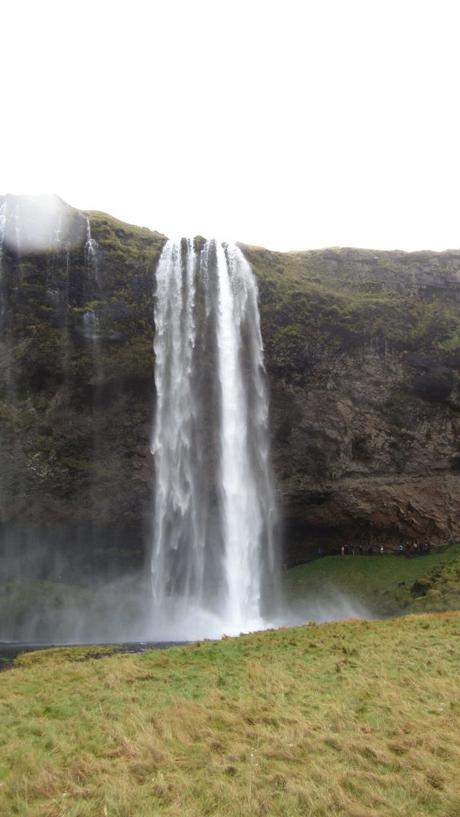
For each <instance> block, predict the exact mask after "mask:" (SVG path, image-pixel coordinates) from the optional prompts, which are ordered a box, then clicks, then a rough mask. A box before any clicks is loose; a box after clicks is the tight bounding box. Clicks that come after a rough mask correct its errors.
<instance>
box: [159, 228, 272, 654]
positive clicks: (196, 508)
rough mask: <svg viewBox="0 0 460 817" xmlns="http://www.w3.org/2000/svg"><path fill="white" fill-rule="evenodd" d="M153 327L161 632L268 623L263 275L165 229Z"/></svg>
mask: <svg viewBox="0 0 460 817" xmlns="http://www.w3.org/2000/svg"><path fill="white" fill-rule="evenodd" d="M155 330H156V331H155V341H154V351H155V386H156V412H155V419H154V429H153V436H152V453H153V455H154V464H155V496H154V528H153V546H152V563H151V564H152V594H153V626H154V631H155V637H161V638H194V637H206V636H208V637H215V636H219V635H222V634H223V633H227V634H237V633H239V632H244V631H249V630H255V629H261V628H263V627H265V626H269V621H268V619H267V615H269V613H268V612H267V611H268V610H269V603H268V602H269V597H271V598H270V600H271V601H273V596H274V593H275V588H276V584H277V581H276V574H277V569H276V565H277V560H276V553H275V534H274V531H275V527H276V522H277V514H276V504H275V498H274V492H273V486H272V479H271V469H270V461H269V436H268V407H267V394H266V389H265V381H264V367H263V346H262V338H261V333H260V323H259V311H258V303H257V283H256V280H255V277H254V275H253V273H252V270H251V268H250V266H249V264H248V263H247V261H246V260H245V258H244V256H243V254H242V252H241V251H240V249H239V248H238V247H236V246H224V245H221V244H219V243H217V242H215V241H211V242H206V243H205V244H204V245H203V246H202V248H201V251H200V252H197V251H196V250H195V248H194V244H193V241H191V240H185V239H182V241H168V242H167V243H166V245H165V247H164V249H163V253H162V256H161V258H160V261H159V264H158V269H157V277H156V292H155Z"/></svg>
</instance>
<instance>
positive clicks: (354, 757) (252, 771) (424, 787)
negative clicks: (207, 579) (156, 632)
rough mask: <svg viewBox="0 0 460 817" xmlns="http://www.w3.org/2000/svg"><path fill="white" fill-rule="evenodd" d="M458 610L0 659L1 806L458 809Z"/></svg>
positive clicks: (63, 810)
mask: <svg viewBox="0 0 460 817" xmlns="http://www.w3.org/2000/svg"><path fill="white" fill-rule="evenodd" d="M459 639H460V615H458V614H445V615H438V616H422V617H415V618H412V617H408V618H402V619H396V620H386V621H375V622H351V623H337V624H327V625H321V626H318V625H309V626H306V627H302V628H297V629H288V630H279V631H274V632H268V633H262V634H258V635H254V636H245V637H241V638H239V639H226V640H223V641H221V642H218V643H211V642H203V643H202V644H200V645H196V646H192V647H186V648H180V649H174V650H171V651H168V652H149V653H146V654H144V655H135V656H133V655H126V656H110V655H109V656H108V657H105V658H102V659H99V660H95V659H91V658H88V654H87V651H86V652H85V651H82V650H78V649H76V650H69V651H61V652H56V651H49V652H47V653H36V654H30V655H28V656H25V657H23V659H21V660H20V661H19V664H18V665H17V667H16V668H14V669H12V670H9V671H6V672H4V673H2V674H1V675H0V723H1V730H0V813H1V814H2V815H3V814H4V815H27V817H93V815H94V817H96V815H97V817H152V815H163V814H164V815H174V816H175V817H176V815H177V817H179V815H181V816H182V815H184V817H192V816H193V817H198V816H199V817H202V816H203V815H211V814H212V815H228V817H232V816H233V815H235V817H237V816H238V817H254V815H269V816H270V817H278V815H280V816H281V815H283V817H297V815H307V814H308V815H311V817H331V815H349V816H350V817H368V816H369V815H371V814H372V815H376V816H377V817H378V816H379V815H380V816H381V817H384V816H385V817H395V815H401V817H412V816H413V817H416V816H417V817H420V815H439V817H441V816H442V817H447V816H448V815H449V817H454V815H458V814H459V813H460V779H459V776H458V768H459V764H460V748H459V745H458V730H459V727H460V723H459V721H460V704H459V700H460V652H459V644H460V641H459Z"/></svg>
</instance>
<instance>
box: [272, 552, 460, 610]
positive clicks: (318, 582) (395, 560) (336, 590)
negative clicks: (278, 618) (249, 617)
mask: <svg viewBox="0 0 460 817" xmlns="http://www.w3.org/2000/svg"><path fill="white" fill-rule="evenodd" d="M285 588H286V592H287V595H288V598H290V599H293V600H296V601H297V600H300V599H312V598H315V597H316V596H318V597H321V596H324V595H325V594H326V595H327V597H328V598H330V599H333V598H334V596H336V595H338V594H341V595H344V596H346V597H347V598H349V599H352V600H353V601H354V602H358V603H361V604H363V605H364V606H365V607H367V609H369V611H370V612H371V613H374V614H397V613H399V612H406V613H407V612H422V611H423V612H428V611H435V612H441V611H443V610H458V609H460V545H452V546H451V547H449V548H447V549H446V550H444V551H442V552H439V551H435V552H433V553H430V554H427V555H422V556H415V557H410V558H407V557H405V556H402V555H392V554H384V555H383V556H380V555H375V556H344V557H342V556H327V557H325V558H323V559H317V560H315V561H313V562H309V563H308V564H306V565H301V566H300V567H295V568H292V569H291V570H289V571H288V572H287V574H286V577H285Z"/></svg>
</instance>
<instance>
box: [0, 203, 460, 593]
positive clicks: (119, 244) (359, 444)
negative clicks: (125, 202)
mask: <svg viewBox="0 0 460 817" xmlns="http://www.w3.org/2000/svg"><path fill="white" fill-rule="evenodd" d="M13 203H14V202H13ZM0 204H1V201H0ZM11 204H12V201H11V200H9V206H10V207H11ZM64 209H65V214H66V220H67V222H68V225H70V226H69V227H68V235H70V236H71V238H72V240H70V239H68V240H60V239H59V240H57V241H56V240H53V241H52V242H51V243H50V246H49V247H47V248H45V249H44V250H43V248H42V249H41V251H40V252H38V251H36V250H31V249H30V248H26V249H24V248H23V247H21V244H20V242H19V243H18V242H16V244H15V242H14V241H10V242H9V243H7V244H5V243H4V245H3V252H2V258H1V292H0V295H1V326H0V330H1V340H0V424H1V425H0V440H1V458H2V468H1V476H0V519H1V552H2V559H1V560H0V571H1V575H2V576H6V575H13V574H16V573H17V572H21V573H22V574H24V573H27V572H33V573H34V575H36V574H38V575H41V576H42V577H44V576H46V577H51V578H54V577H58V576H63V575H68V574H74V572H75V571H76V570H78V571H80V572H81V574H83V575H86V576H88V575H90V574H92V573H93V572H96V573H98V574H100V573H103V574H104V575H106V576H107V575H109V576H110V575H112V574H117V573H119V572H125V571H127V570H129V569H131V568H136V567H138V566H139V565H140V564H142V561H143V559H144V555H145V545H146V542H148V541H149V527H150V524H151V500H152V480H153V478H154V476H153V462H152V457H151V454H150V431H151V419H152V412H153V407H154V383H153V364H154V361H153V351H152V341H153V294H152V293H153V286H154V273H155V267H156V263H157V260H158V258H159V254H160V252H161V248H162V246H163V243H164V240H165V239H164V237H163V236H161V235H159V234H157V233H152V232H150V231H148V230H146V229H140V228H137V227H132V226H129V225H126V224H122V223H121V222H117V221H116V220H115V219H113V218H111V217H109V216H106V215H104V214H101V213H89V214H82V213H79V212H78V211H75V210H72V209H71V208H67V207H66V206H64ZM88 224H89V226H90V233H89V232H88ZM89 237H90V240H89ZM94 241H95V242H97V248H95V245H94V243H92V242H94ZM243 250H244V252H245V254H246V256H247V258H248V260H249V261H250V262H251V264H252V266H253V269H254V271H255V273H256V275H257V278H258V282H259V290H260V309H261V319H262V331H263V336H264V342H265V347H266V364H267V371H268V376H269V385H270V391H271V414H272V430H273V459H274V464H275V472H276V476H277V482H278V489H279V494H280V498H281V505H282V510H283V517H284V526H285V556H286V561H288V562H290V563H293V562H298V561H302V560H303V559H305V558H308V556H309V555H311V554H313V553H315V552H316V551H317V549H318V548H319V547H324V548H329V547H337V546H338V545H339V544H341V543H347V542H350V543H351V542H354V543H356V544H363V545H366V546H367V544H368V543H369V542H372V543H373V544H377V543H378V544H380V543H383V544H385V545H389V546H393V545H394V546H395V545H397V544H398V543H399V541H400V540H401V538H403V539H419V540H421V539H429V540H430V542H432V543H433V544H442V543H445V542H447V541H449V540H451V539H452V538H455V537H458V536H459V535H460V442H459V440H460V436H459V435H460V380H459V373H458V371H459V362H460V253H459V252H446V253H439V254H436V253H411V254H404V253H396V252H395V253H392V252H390V253H383V252H381V253H377V252H371V251H359V250H324V251H318V252H309V253H291V254H281V253H271V252H268V251H266V250H263V249H259V248H254V247H243Z"/></svg>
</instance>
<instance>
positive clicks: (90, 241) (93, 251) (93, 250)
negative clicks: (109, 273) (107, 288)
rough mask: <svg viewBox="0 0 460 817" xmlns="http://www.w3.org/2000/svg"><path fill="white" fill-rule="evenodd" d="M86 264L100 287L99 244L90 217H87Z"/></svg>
mask: <svg viewBox="0 0 460 817" xmlns="http://www.w3.org/2000/svg"><path fill="white" fill-rule="evenodd" d="M85 263H86V268H87V269H88V272H90V273H91V275H92V276H93V277H94V278H95V280H96V283H97V285H98V286H99V259H98V244H97V241H96V239H95V238H93V237H92V235H91V223H90V220H89V218H88V216H86V241H85Z"/></svg>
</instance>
